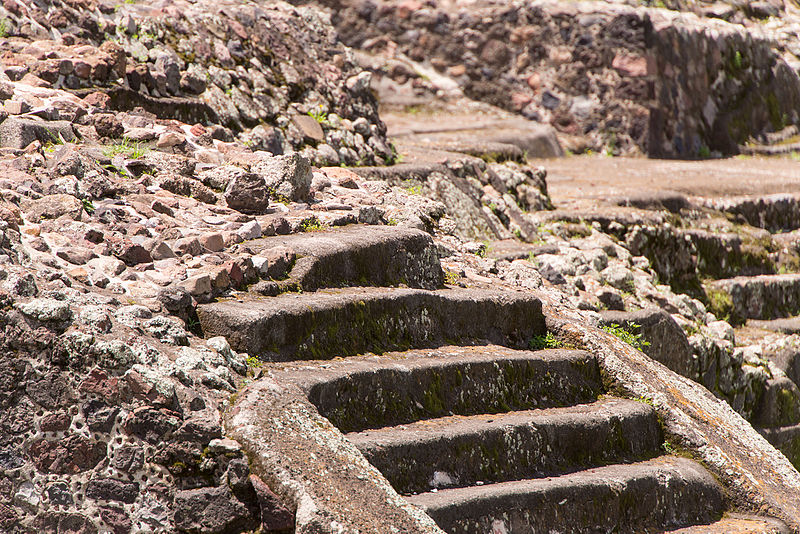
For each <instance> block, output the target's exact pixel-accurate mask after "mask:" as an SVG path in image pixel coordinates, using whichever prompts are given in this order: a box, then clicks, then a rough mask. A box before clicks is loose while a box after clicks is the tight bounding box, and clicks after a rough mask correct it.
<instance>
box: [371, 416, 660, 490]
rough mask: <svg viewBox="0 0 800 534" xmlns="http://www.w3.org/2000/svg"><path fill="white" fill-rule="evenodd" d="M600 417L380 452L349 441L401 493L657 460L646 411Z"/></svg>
mask: <svg viewBox="0 0 800 534" xmlns="http://www.w3.org/2000/svg"><path fill="white" fill-rule="evenodd" d="M607 417H608V416H607V415H606V416H605V417H598V416H594V417H593V416H591V415H589V416H586V417H582V418H580V419H578V420H572V421H565V420H564V418H563V417H552V416H551V417H544V418H541V420H538V421H535V422H531V423H529V424H523V425H518V426H515V427H505V428H497V427H495V428H492V429H491V430H486V431H481V432H475V433H473V434H465V435H457V436H442V437H440V438H439V439H437V440H435V441H434V440H433V439H428V440H425V441H419V442H411V443H405V444H397V445H391V444H389V445H386V444H383V443H382V442H380V441H378V442H376V443H363V442H359V441H357V440H356V441H355V444H356V446H357V447H358V448H359V449H360V450H361V452H362V453H363V454H364V456H365V457H366V458H367V460H369V462H370V463H371V464H372V465H374V466H375V467H377V468H378V470H379V471H381V473H383V475H384V476H385V477H386V478H387V479H388V480H389V482H391V483H392V486H393V487H394V488H395V489H396V490H398V491H399V492H400V493H404V494H409V493H421V492H426V491H430V490H431V489H433V488H434V487H445V486H468V485H474V484H475V482H476V481H481V482H503V481H507V480H520V479H526V478H538V477H545V476H554V475H560V474H563V473H566V472H570V471H574V470H577V469H585V468H587V467H593V466H598V465H604V464H607V463H611V462H621V461H636V460H642V459H645V458H650V457H653V456H655V455H657V454H658V451H659V448H660V445H661V443H662V442H663V438H662V435H661V429H660V427H659V425H658V420H657V418H656V417H655V414H654V413H653V412H652V410H641V411H640V412H639V413H635V414H632V415H631V416H629V417H624V418H613V419H611V420H608V419H607ZM487 426H489V425H487ZM588 436H591V439H587V437H588ZM445 477H446V478H445ZM448 480H449V481H452V482H448ZM443 481H444V483H443Z"/></svg>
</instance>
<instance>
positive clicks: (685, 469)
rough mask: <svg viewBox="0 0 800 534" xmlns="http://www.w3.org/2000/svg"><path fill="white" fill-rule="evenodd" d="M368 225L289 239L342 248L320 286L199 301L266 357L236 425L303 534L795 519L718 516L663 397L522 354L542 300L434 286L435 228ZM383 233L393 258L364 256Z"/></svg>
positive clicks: (592, 370) (757, 526) (688, 525)
mask: <svg viewBox="0 0 800 534" xmlns="http://www.w3.org/2000/svg"><path fill="white" fill-rule="evenodd" d="M367 230H368V229H363V228H359V227H355V228H345V229H343V230H339V231H338V232H336V233H334V234H329V233H326V232H315V233H312V234H306V235H304V236H302V237H297V238H294V239H297V240H300V241H302V243H297V244H295V245H296V248H297V250H300V249H301V248H302V250H303V253H302V254H298V256H302V258H303V262H306V263H315V262H316V263H317V264H319V262H323V263H324V260H323V259H321V258H323V257H324V256H325V254H326V253H325V252H324V250H327V249H325V247H324V246H322V245H320V244H321V243H326V242H330V241H331V240H339V241H340V242H342V243H348V244H349V245H348V246H347V247H343V248H342V249H341V250H339V251H338V252H337V256H336V257H337V260H336V262H333V263H331V265H335V264H339V265H347V266H349V267H348V269H344V270H341V271H339V272H338V273H339V274H337V271H335V270H328V272H329V273H333V274H332V275H331V276H326V277H320V278H318V280H320V281H321V282H320V283H317V284H315V289H316V290H315V291H308V292H306V291H303V292H300V293H288V294H280V295H278V296H274V297H263V296H258V295H254V294H249V295H246V296H244V297H243V298H239V299H232V300H228V301H224V302H215V303H210V304H205V305H202V306H200V307H199V308H198V316H199V319H200V322H201V325H202V328H203V331H204V334H205V335H206V336H208V337H211V336H216V335H223V336H225V337H226V338H227V339H228V341H229V342H230V344H231V346H232V347H233V348H234V350H237V351H240V352H247V353H248V354H249V355H250V356H251V357H253V356H256V357H258V358H260V359H261V360H262V361H264V362H270V363H265V364H264V366H263V367H262V368H261V369H260V371H259V375H260V377H261V378H260V380H258V381H256V383H255V384H253V385H252V386H251V387H250V388H248V390H247V391H245V392H244V394H243V395H242V398H241V400H239V401H238V402H235V404H234V407H233V409H232V415H231V418H230V420H229V423H228V430H229V432H230V433H231V434H232V435H233V436H234V437H236V439H238V440H239V441H240V442H241V443H242V445H243V446H244V448H245V450H247V451H248V452H249V453H250V454H251V455H252V457H253V458H257V459H258V460H255V463H256V464H257V465H261V467H262V471H264V473H262V474H263V475H264V477H266V479H268V480H270V481H271V483H272V484H273V485H274V486H275V488H276V491H278V493H279V494H281V495H282V496H284V498H288V499H291V500H293V501H294V505H295V507H296V508H297V518H298V519H297V521H298V531H303V528H305V527H304V526H303V525H317V527H315V528H320V529H321V530H320V531H326V532H327V531H335V530H336V529H339V528H343V529H358V530H359V531H362V532H399V531H402V532H439V531H440V530H438V529H437V528H436V527H435V526H434V525H433V524H432V523H431V522H430V520H429V519H428V518H427V516H424V515H419V514H418V509H422V510H424V511H425V512H426V513H427V514H428V516H429V517H430V518H432V519H433V520H434V521H435V522H436V524H437V525H438V527H439V528H440V529H441V530H444V531H446V532H462V531H463V532H497V533H500V532H505V533H511V532H553V531H558V532H664V531H668V530H671V529H684V530H680V532H705V531H709V532H711V531H714V532H722V531H725V532H753V533H756V532H783V531H785V530H784V527H783V525H782V524H781V523H779V522H775V521H772V520H767V519H764V518H756V517H747V516H735V517H734V516H730V515H725V514H726V513H727V512H728V511H729V510H728V509H727V504H726V499H725V496H724V489H723V488H722V487H721V486H720V485H719V483H718V482H716V481H715V479H714V477H712V476H711V474H710V473H708V472H707V471H706V470H705V468H703V467H702V466H701V465H700V464H698V463H696V462H694V461H692V460H690V459H687V458H683V457H679V456H675V455H673V454H664V453H665V451H668V450H671V449H670V448H669V446H668V445H665V440H664V435H663V434H662V428H661V426H660V423H659V420H658V418H657V417H656V414H655V411H654V410H653V408H652V407H651V406H650V405H648V404H646V403H645V402H638V401H635V400H629V399H623V398H618V397H614V396H611V395H609V394H608V391H607V390H606V387H605V386H604V383H603V380H602V375H601V371H600V367H599V364H598V361H597V358H596V357H595V356H594V355H593V354H591V353H588V352H585V351H578V350H564V349H559V350H544V351H530V350H526V349H527V348H528V344H529V342H530V341H531V339H533V338H534V337H535V336H542V335H543V334H545V332H546V326H545V319H544V315H543V314H542V304H541V302H540V301H539V299H538V298H536V297H534V296H532V295H531V294H530V293H525V292H514V291H488V290H471V289H451V288H444V287H441V288H433V287H432V286H433V285H436V284H435V283H436V281H439V280H441V279H442V278H441V270H440V268H438V262H433V261H432V258H435V253H434V250H435V249H434V246H433V242H432V241H431V240H430V237H428V236H427V235H426V234H424V233H422V232H414V231H407V232H410V234H405V235H403V234H402V233H400V232H396V233H389V232H383V233H380V234H379V233H378V232H376V233H375V234H371V233H370V232H368V231H367ZM411 234H414V235H411ZM359 236H360V237H359ZM375 236H379V241H380V243H381V245H380V249H381V250H383V251H385V252H386V253H384V254H373V255H372V256H371V258H370V259H371V261H370V262H363V261H360V260H359V259H358V258H359V257H360V256H359V254H361V252H359V251H360V250H361V251H363V250H364V247H363V246H362V245H363V242H364V241H365V240H367V239H375V238H376V237H375ZM411 242H413V243H415V244H414V247H413V250H412V247H410V246H409V243H411ZM262 245H263V246H264V247H269V246H270V245H271V243H262ZM282 246H285V244H283V245H282ZM323 249H324V250H323ZM319 251H323V252H319ZM350 251H352V252H350ZM397 258H405V259H404V261H396V259H397ZM420 258H423V259H420ZM300 263H301V262H300V260H299V259H298V261H297V264H298V265H299V264H300ZM421 266H423V267H421ZM437 268H438V270H437ZM420 269H424V270H427V272H428V275H425V276H423V275H421V274H420ZM293 272H294V270H292V272H291V273H290V275H289V277H290V278H291V277H292V273H293ZM345 272H346V275H342V274H341V273H345ZM385 272H392V273H393V280H394V281H395V283H399V282H397V281H400V280H407V281H411V280H416V281H418V283H416V284H415V285H417V286H418V287H425V289H422V288H407V287H387V285H389V284H390V283H391V282H389V281H388V280H387V278H386V277H385V276H384V275H383V274H381V273H385ZM432 281H433V283H431V282H432ZM323 282H324V283H323ZM403 285H406V284H403ZM408 285H411V284H408ZM338 286H345V287H338ZM354 286H358V287H354ZM298 289H301V288H300V287H298ZM248 410H250V411H252V412H253V413H250V414H248V413H246V412H247V411H248ZM323 418H324V419H323ZM253 421H258V425H254V423H253ZM331 424H332V425H333V427H332V426H331ZM256 426H258V428H256ZM334 427H335V428H334ZM340 433H344V437H342V434H340ZM304 436H305V437H304ZM278 437H280V439H276V438H278ZM364 458H366V460H368V461H369V462H370V463H371V464H372V466H374V468H377V471H376V470H375V469H374V468H373V467H370V466H369V465H368V464H366V462H365V461H364V460H363V459H364ZM259 462H261V463H259ZM378 472H380V473H378ZM386 481H388V483H389V484H391V486H392V488H393V489H391V488H389V486H388V484H387V483H386ZM395 492H397V493H399V494H401V495H403V496H405V500H403V499H401V498H400V497H398V496H397V493H395ZM408 503H411V504H412V505H414V506H416V507H417V508H414V507H410V506H408ZM319 525H323V526H321V527H320V526H319ZM702 525H711V526H702ZM334 527H335V528H334ZM703 529H711V530H703Z"/></svg>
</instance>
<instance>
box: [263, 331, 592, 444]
mask: <svg viewBox="0 0 800 534" xmlns="http://www.w3.org/2000/svg"><path fill="white" fill-rule="evenodd" d="M265 369H267V370H269V371H270V372H271V374H272V375H273V376H274V377H275V378H276V379H278V380H280V381H281V382H282V383H292V384H294V385H296V386H298V387H299V388H300V389H302V390H303V391H304V392H305V393H306V395H307V396H308V398H309V400H310V401H311V402H312V403H313V404H314V405H315V406H316V407H317V409H318V410H319V411H320V413H321V414H322V415H324V416H325V417H327V418H329V419H330V420H331V422H333V424H334V425H336V426H338V427H339V428H340V429H341V430H342V431H345V432H348V431H360V430H363V429H365V428H379V427H385V426H390V425H398V424H404V423H411V422H414V421H417V420H420V419H430V418H433V417H443V416H447V415H452V414H460V415H472V414H476V413H501V412H508V411H513V410H525V409H532V408H537V407H541V408H544V407H552V406H566V405H571V404H576V403H581V402H591V401H594V400H595V399H597V397H598V396H599V395H600V394H601V393H602V391H603V384H602V379H601V376H600V370H599V368H598V366H597V360H596V358H595V356H594V355H592V354H591V353H588V352H585V351H578V350H567V349H550V350H542V351H524V350H514V349H509V348H506V347H501V346H496V345H478V346H468V347H465V346H460V347H454V346H444V347H439V348H436V349H429V350H411V351H406V352H391V353H386V354H383V355H381V356H377V355H361V356H353V357H350V358H343V359H338V360H332V361H330V362H293V363H276V364H270V365H269V366H268V367H265Z"/></svg>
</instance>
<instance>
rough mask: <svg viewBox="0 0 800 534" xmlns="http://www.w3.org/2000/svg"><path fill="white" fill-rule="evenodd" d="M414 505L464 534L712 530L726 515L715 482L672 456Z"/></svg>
mask: <svg viewBox="0 0 800 534" xmlns="http://www.w3.org/2000/svg"><path fill="white" fill-rule="evenodd" d="M407 499H408V501H409V502H411V503H412V504H414V505H416V506H419V507H421V508H422V509H423V510H425V512H427V513H428V515H430V516H431V517H432V518H433V519H434V521H436V522H437V523H438V524H439V526H440V527H441V528H442V529H443V530H445V531H446V532H453V533H455V532H458V533H459V534H461V533H465V534H472V533H475V534H484V533H485V532H506V533H507V534H518V533H522V532H525V533H531V532H534V533H549V532H554V531H555V532H559V533H564V534H567V533H584V532H621V533H627V532H646V531H655V530H657V529H669V528H679V527H685V526H691V525H697V524H704V523H710V522H712V521H715V520H717V519H719V518H720V517H721V516H722V513H723V511H724V504H723V496H722V489H721V488H720V486H719V485H718V484H717V482H716V481H715V480H714V479H713V477H712V476H711V475H710V474H709V473H708V472H707V471H706V470H705V469H704V468H703V467H702V466H700V465H699V464H697V463H695V462H693V461H691V460H687V459H685V458H676V457H672V456H664V457H659V458H655V459H653V460H648V461H644V462H639V463H635V464H629V465H610V466H606V467H598V468H595V469H590V470H587V471H579V472H577V473H572V474H568V475H562V476H560V477H555V478H544V479H535V480H520V481H516V482H501V483H498V484H491V485H485V486H474V487H470V488H457V489H445V490H439V491H438V492H436V493H433V492H431V493H424V494H420V495H414V496H411V497H407Z"/></svg>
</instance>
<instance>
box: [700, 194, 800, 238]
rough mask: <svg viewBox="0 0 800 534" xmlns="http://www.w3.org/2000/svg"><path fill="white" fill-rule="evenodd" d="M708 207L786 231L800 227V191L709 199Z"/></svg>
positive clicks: (775, 230) (748, 222)
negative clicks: (795, 192) (799, 193)
mask: <svg viewBox="0 0 800 534" xmlns="http://www.w3.org/2000/svg"><path fill="white" fill-rule="evenodd" d="M703 203H704V204H705V206H706V207H708V208H711V209H714V210H717V211H722V212H724V213H729V214H731V215H734V216H735V217H736V218H737V219H739V220H740V221H741V222H746V223H747V224H749V225H751V226H756V227H758V228H765V229H767V230H769V231H770V232H782V231H788V230H795V229H797V228H800V195H796V194H788V193H779V194H774V195H765V196H746V197H732V198H731V197H727V198H714V199H705V201H704V202H703Z"/></svg>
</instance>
